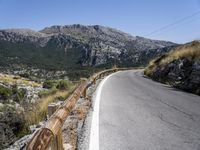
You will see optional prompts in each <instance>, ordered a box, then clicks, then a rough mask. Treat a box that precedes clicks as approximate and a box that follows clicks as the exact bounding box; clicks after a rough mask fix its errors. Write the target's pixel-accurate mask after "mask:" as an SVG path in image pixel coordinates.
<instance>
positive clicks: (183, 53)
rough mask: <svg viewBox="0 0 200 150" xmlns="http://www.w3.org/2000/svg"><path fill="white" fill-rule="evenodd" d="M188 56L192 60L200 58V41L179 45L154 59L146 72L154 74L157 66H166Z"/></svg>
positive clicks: (150, 74)
mask: <svg viewBox="0 0 200 150" xmlns="http://www.w3.org/2000/svg"><path fill="white" fill-rule="evenodd" d="M183 58H187V59H189V60H191V61H195V60H197V59H199V58H200V42H199V41H193V42H192V43H189V44H186V45H182V46H179V47H177V48H175V49H174V50H172V51H171V52H169V53H168V54H164V55H162V56H161V57H158V58H156V59H154V60H152V61H151V62H150V63H149V65H148V66H147V67H146V68H145V71H144V73H145V74H146V75H148V76H152V74H153V72H155V69H156V68H157V67H164V66H166V65H167V64H169V63H171V62H172V61H174V60H178V59H183Z"/></svg>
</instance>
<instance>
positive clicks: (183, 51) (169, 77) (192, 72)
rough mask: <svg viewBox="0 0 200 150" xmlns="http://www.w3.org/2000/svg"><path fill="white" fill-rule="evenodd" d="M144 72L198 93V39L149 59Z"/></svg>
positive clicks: (199, 87)
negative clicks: (151, 59)
mask: <svg viewBox="0 0 200 150" xmlns="http://www.w3.org/2000/svg"><path fill="white" fill-rule="evenodd" d="M145 74H146V75H147V76H149V77H151V78H152V79H154V80H157V81H159V82H163V83H168V84H170V85H172V86H174V87H177V88H180V89H183V90H186V91H188V92H192V93H195V94H198V95H200V41H193V42H191V43H188V44H185V45H182V46H179V47H177V48H175V49H174V50H173V51H171V52H170V53H168V54H165V55H163V56H161V57H158V58H157V59H155V60H153V61H151V62H150V64H149V66H148V67H147V68H146V69H145Z"/></svg>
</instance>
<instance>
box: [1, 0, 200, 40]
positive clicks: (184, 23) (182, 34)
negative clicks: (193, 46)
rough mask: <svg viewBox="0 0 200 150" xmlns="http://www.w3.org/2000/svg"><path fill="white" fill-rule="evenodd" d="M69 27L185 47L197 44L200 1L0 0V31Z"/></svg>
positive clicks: (199, 31)
mask: <svg viewBox="0 0 200 150" xmlns="http://www.w3.org/2000/svg"><path fill="white" fill-rule="evenodd" d="M69 24H83V25H103V26H108V27H112V28H116V29H119V30H121V31H124V32H126V33H129V34H131V35H133V36H143V37H146V38H151V39H158V40H168V41H173V42H177V43H185V42H190V41H192V40H200V30H199V29H200V0H0V29H7V28H31V29H33V30H36V31H38V30H41V29H43V28H44V27H47V26H52V25H69Z"/></svg>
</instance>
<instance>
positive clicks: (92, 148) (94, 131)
mask: <svg viewBox="0 0 200 150" xmlns="http://www.w3.org/2000/svg"><path fill="white" fill-rule="evenodd" d="M114 74H115V73H113V74H110V75H109V76H107V77H106V78H105V79H103V80H102V81H101V83H100V85H99V86H98V88H97V91H96V96H95V101H94V103H95V104H94V108H93V114H92V124H91V130H90V143H89V150H99V104H100V99H101V92H102V88H103V85H104V83H105V82H106V81H107V80H108V78H110V77H111V76H112V75H114Z"/></svg>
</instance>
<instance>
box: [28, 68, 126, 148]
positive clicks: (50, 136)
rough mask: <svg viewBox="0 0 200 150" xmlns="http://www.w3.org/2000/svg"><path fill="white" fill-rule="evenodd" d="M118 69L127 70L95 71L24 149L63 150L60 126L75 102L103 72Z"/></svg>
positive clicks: (106, 72) (108, 71)
mask: <svg viewBox="0 0 200 150" xmlns="http://www.w3.org/2000/svg"><path fill="white" fill-rule="evenodd" d="M119 70H127V68H121V69H119V68H114V69H108V70H104V71H101V72H99V73H95V74H94V75H93V76H91V77H90V78H89V80H88V81H85V82H84V83H82V84H81V85H79V86H78V88H77V89H76V90H75V91H74V92H73V94H72V95H70V96H69V97H68V99H67V100H66V101H65V102H64V104H63V105H62V106H60V107H59V108H58V109H57V110H56V111H55V113H54V114H53V115H52V116H51V117H50V118H49V120H48V121H47V124H46V126H45V127H44V128H41V129H40V130H38V131H37V132H36V133H35V134H34V136H33V137H32V139H31V140H30V141H29V142H28V144H27V146H26V149H27V150H46V149H49V148H50V149H51V150H63V149H64V148H63V143H62V126H63V124H64V122H65V120H66V119H67V117H68V116H69V114H70V113H71V111H72V110H73V108H74V106H75V104H76V102H77V101H78V99H79V98H80V97H81V95H82V96H84V97H85V96H86V91H87V88H88V87H89V86H90V85H91V84H92V83H95V82H96V80H97V79H99V78H101V77H102V76H104V75H105V74H108V73H112V72H116V71H119Z"/></svg>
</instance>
